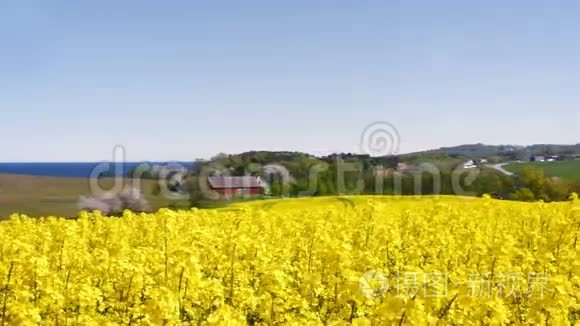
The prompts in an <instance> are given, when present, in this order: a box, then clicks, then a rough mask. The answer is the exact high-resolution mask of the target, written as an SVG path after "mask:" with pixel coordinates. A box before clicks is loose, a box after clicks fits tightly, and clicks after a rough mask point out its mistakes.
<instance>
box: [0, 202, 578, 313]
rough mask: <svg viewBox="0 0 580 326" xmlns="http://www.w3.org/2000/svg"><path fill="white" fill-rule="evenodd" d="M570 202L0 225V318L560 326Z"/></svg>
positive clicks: (573, 285) (569, 250)
mask: <svg viewBox="0 0 580 326" xmlns="http://www.w3.org/2000/svg"><path fill="white" fill-rule="evenodd" d="M579 227H580V203H579V202H578V201H577V200H576V201H570V202H565V203H553V204H546V203H532V204H529V203H518V202H505V201H497V200H493V199H489V198H479V199H476V198H463V197H408V198H394V197H362V196H361V197H332V198H331V197H329V198H314V199H295V200H276V201H258V202H253V203H246V204H241V205H234V206H230V207H228V208H225V209H216V210H192V211H181V212H175V211H170V210H161V211H160V212H158V213H156V214H139V215H137V214H131V213H126V214H125V216H123V217H122V218H106V217H102V216H100V215H99V214H84V215H83V216H82V217H81V218H80V219H79V220H76V221H73V220H64V219H59V218H54V217H51V218H46V219H29V218H26V217H24V216H13V217H12V219H11V220H10V221H5V222H1V223H0V240H1V243H0V246H1V248H0V323H2V324H31V325H33V324H37V323H45V324H51V325H67V324H82V325H103V324H106V323H110V324H119V323H122V324H152V325H162V324H166V325H172V324H180V323H185V324H205V323H208V324H218V325H219V324H221V325H245V324H264V325H273V324H293V325H325V324H330V325H346V324H350V323H353V324H355V325H388V324H406V325H427V324H437V323H441V324H455V325H463V324H466V325H470V324H472V325H482V324H483V325H487V324H490V325H497V324H506V323H514V324H542V325H544V324H552V325H570V324H574V323H578V322H579V320H580V255H579V254H578V248H579V247H580V244H579V243H578V236H579Z"/></svg>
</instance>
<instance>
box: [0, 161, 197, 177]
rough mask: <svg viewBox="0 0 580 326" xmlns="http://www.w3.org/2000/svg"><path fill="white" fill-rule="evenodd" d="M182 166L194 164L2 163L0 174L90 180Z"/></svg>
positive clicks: (187, 166)
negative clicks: (138, 170)
mask: <svg viewBox="0 0 580 326" xmlns="http://www.w3.org/2000/svg"><path fill="white" fill-rule="evenodd" d="M147 166H150V167H152V166H170V167H174V166H181V167H183V168H185V169H188V170H191V169H193V168H194V167H195V164H194V163H193V162H171V163H167V162H123V163H118V162H115V163H111V162H88V163H87V162H82V163H0V174H23V175H33V176H46V177H66V178H90V177H91V176H93V177H94V176H129V175H132V173H133V172H134V171H135V169H136V168H138V167H139V168H140V169H142V168H146V167H147Z"/></svg>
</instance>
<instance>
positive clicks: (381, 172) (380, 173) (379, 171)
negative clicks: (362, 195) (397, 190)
mask: <svg viewBox="0 0 580 326" xmlns="http://www.w3.org/2000/svg"><path fill="white" fill-rule="evenodd" d="M393 172H394V169H391V168H380V167H376V168H374V169H373V175H374V176H375V177H388V176H390V175H392V174H393Z"/></svg>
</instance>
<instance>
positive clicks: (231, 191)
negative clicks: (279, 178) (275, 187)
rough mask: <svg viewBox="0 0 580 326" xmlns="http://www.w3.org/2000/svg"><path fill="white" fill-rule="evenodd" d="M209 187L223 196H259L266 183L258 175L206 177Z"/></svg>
mask: <svg viewBox="0 0 580 326" xmlns="http://www.w3.org/2000/svg"><path fill="white" fill-rule="evenodd" d="M207 181H208V183H209V186H210V188H211V189H212V190H213V191H215V192H217V193H218V194H220V196H223V197H225V198H229V197H233V196H236V195H245V196H259V195H263V194H264V189H265V187H266V183H265V182H264V181H262V179H261V178H260V177H252V176H244V177H224V176H214V177H208V178H207Z"/></svg>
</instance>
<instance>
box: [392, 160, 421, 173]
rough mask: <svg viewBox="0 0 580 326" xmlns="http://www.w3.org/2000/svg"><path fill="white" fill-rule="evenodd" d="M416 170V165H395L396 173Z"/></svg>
mask: <svg viewBox="0 0 580 326" xmlns="http://www.w3.org/2000/svg"><path fill="white" fill-rule="evenodd" d="M414 170H417V165H415V164H411V163H402V162H401V163H397V171H398V172H408V171H414Z"/></svg>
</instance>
